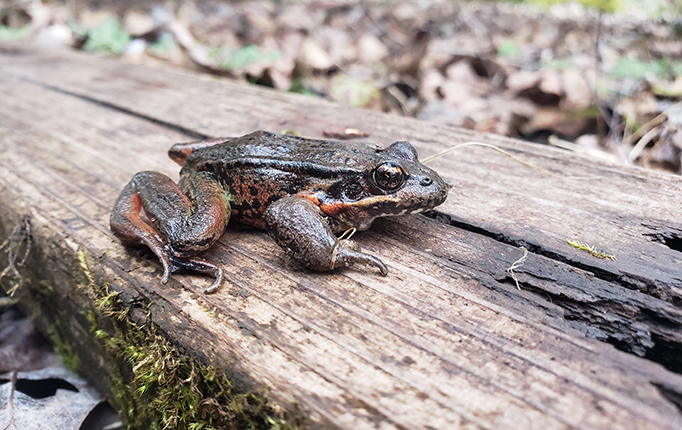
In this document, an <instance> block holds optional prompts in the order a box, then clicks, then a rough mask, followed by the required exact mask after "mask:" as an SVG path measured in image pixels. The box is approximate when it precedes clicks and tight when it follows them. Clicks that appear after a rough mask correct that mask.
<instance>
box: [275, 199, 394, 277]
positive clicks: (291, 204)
mask: <svg viewBox="0 0 682 430" xmlns="http://www.w3.org/2000/svg"><path fill="white" fill-rule="evenodd" d="M263 219H264V220H265V225H266V227H267V230H268V233H269V234H270V236H271V237H272V238H273V239H274V240H275V242H277V244H278V245H279V246H281V247H282V248H284V249H285V250H286V251H287V252H288V254H289V255H291V256H292V257H293V258H294V260H296V261H298V262H299V263H301V264H303V265H304V266H305V267H307V268H309V269H311V270H315V271H317V272H327V271H330V270H334V269H335V268H337V267H348V266H352V265H353V264H355V263H363V264H368V265H370V266H374V267H377V268H378V269H379V270H380V271H381V274H382V275H384V276H386V274H388V269H387V268H386V265H385V264H384V263H383V262H382V261H381V260H379V259H378V258H377V257H375V256H373V255H370V254H366V253H364V252H362V250H361V249H360V246H359V245H358V244H357V243H355V242H354V241H352V240H350V239H346V238H344V236H342V237H341V238H337V237H336V236H334V233H333V232H332V230H331V228H330V227H329V224H328V223H327V221H326V220H325V218H324V214H323V213H322V211H321V210H320V209H319V208H318V207H317V206H315V205H314V204H313V203H312V202H311V201H310V200H308V199H305V198H300V197H285V198H283V199H279V200H277V201H276V202H274V203H273V204H271V205H270V206H269V207H268V209H267V210H266V211H265V213H264V214H263Z"/></svg>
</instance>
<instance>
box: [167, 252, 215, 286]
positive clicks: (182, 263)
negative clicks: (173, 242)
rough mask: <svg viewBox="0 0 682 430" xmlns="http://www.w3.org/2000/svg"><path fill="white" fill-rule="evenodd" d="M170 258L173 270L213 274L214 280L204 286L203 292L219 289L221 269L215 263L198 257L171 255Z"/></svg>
mask: <svg viewBox="0 0 682 430" xmlns="http://www.w3.org/2000/svg"><path fill="white" fill-rule="evenodd" d="M170 260H171V261H172V263H173V272H176V271H178V270H181V269H182V270H191V271H194V272H199V273H204V274H207V275H213V276H214V278H215V280H214V281H213V283H212V284H211V286H209V287H206V288H204V294H212V293H215V292H216V291H218V290H219V289H220V285H221V284H222V282H223V271H222V270H221V269H220V267H218V266H216V265H215V264H213V263H209V262H208V261H206V260H203V259H201V258H198V257H177V256H175V255H171V256H170Z"/></svg>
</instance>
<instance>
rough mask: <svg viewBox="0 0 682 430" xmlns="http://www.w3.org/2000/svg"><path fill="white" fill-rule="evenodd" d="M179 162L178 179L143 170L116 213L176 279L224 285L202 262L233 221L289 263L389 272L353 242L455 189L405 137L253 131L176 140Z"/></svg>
mask: <svg viewBox="0 0 682 430" xmlns="http://www.w3.org/2000/svg"><path fill="white" fill-rule="evenodd" d="M168 155H169V156H170V158H171V159H172V160H173V161H175V162H176V163H177V164H179V165H180V166H181V170H180V180H179V181H178V182H177V183H175V182H174V181H173V180H172V179H171V178H170V177H169V176H167V175H166V174H164V173H160V172H155V171H143V172H139V173H137V174H135V175H134V177H133V178H132V180H131V181H130V182H129V183H128V184H127V185H126V186H125V187H124V188H123V190H122V191H121V193H120V195H119V197H118V199H117V200H116V203H115V204H114V208H113V210H112V212H111V216H110V220H109V221H110V228H111V231H112V232H113V234H114V235H115V236H116V237H117V238H118V239H119V240H120V241H121V242H122V243H123V244H124V245H127V246H147V247H148V248H149V249H151V251H152V252H153V253H154V254H155V255H156V257H158V259H159V261H160V262H161V265H162V266H163V276H162V279H161V282H162V283H163V284H166V283H167V282H168V279H169V277H170V276H171V274H172V273H176V272H178V271H194V272H198V273H202V274H206V275H211V276H213V278H214V281H213V283H212V284H211V285H210V286H209V287H206V288H205V289H204V293H206V294H210V293H214V292H216V291H217V290H218V289H219V288H220V285H221V284H222V280H223V273H222V270H221V268H220V267H219V266H217V265H215V264H213V263H211V262H209V261H207V260H205V259H204V258H201V257H200V256H199V254H200V253H202V252H204V251H206V250H208V249H209V248H211V247H212V246H213V245H214V244H215V243H216V241H217V240H218V239H219V238H220V236H221V235H222V234H223V232H224V230H225V228H226V226H227V225H228V223H229V224H230V225H234V226H236V227H238V228H257V229H262V230H266V231H267V232H268V234H269V235H270V237H272V238H273V239H274V241H275V242H276V243H277V244H278V245H279V246H280V247H281V248H282V249H283V250H284V251H285V253H286V254H288V255H289V256H290V257H291V258H292V259H293V260H295V261H296V262H298V263H299V264H300V265H302V266H304V267H305V268H307V269H310V270H312V271H316V272H328V271H333V270H335V269H338V268H344V267H350V266H353V265H355V264H364V265H367V266H370V267H374V268H375V269H377V270H378V271H379V273H380V274H381V275H383V276H386V275H387V274H388V268H387V266H386V265H385V264H384V263H383V261H382V260H381V259H379V258H378V257H376V256H374V255H372V254H369V253H365V252H363V251H362V249H361V248H360V246H359V245H358V243H357V242H355V241H354V240H352V239H351V236H352V235H353V233H355V232H356V231H362V230H367V229H368V228H369V227H370V226H371V225H372V223H373V221H374V220H375V219H377V218H379V217H388V216H399V215H405V214H415V213H419V212H423V211H426V210H429V209H432V208H434V207H436V206H438V205H440V204H442V203H443V202H444V201H445V200H446V198H447V195H448V191H449V190H450V189H451V185H450V184H449V183H447V182H446V181H444V180H443V179H442V178H441V177H440V175H439V174H438V173H436V172H435V171H434V170H432V169H431V168H429V167H427V166H425V165H423V164H422V163H420V162H419V160H418V156H417V151H416V150H415V148H414V147H413V146H412V145H411V144H410V143H409V142H406V141H397V142H394V143H393V144H391V145H390V146H388V147H385V148H384V147H381V146H379V145H374V146H372V145H368V144H367V143H363V142H349V141H346V142H338V141H331V140H321V139H311V138H305V137H299V136H295V135H288V134H287V135H279V134H275V133H272V132H268V131H262V130H261V131H256V132H253V133H250V134H247V135H245V136H241V137H234V138H218V139H209V140H202V141H197V142H189V143H179V144H175V145H173V146H172V147H171V149H170V150H169V151H168Z"/></svg>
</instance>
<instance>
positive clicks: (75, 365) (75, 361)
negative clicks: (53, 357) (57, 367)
mask: <svg viewBox="0 0 682 430" xmlns="http://www.w3.org/2000/svg"><path fill="white" fill-rule="evenodd" d="M47 335H48V336H49V337H50V340H52V343H53V344H54V350H55V352H56V353H57V354H58V355H59V356H60V357H61V358H62V362H63V363H64V365H65V366H66V367H67V368H69V369H70V370H71V371H73V372H74V373H77V372H78V369H80V367H81V359H80V358H79V357H78V355H76V354H75V353H74V352H73V349H71V345H69V344H68V343H67V342H64V340H63V339H62V337H61V336H60V335H59V333H58V332H57V330H56V329H55V328H54V327H49V328H48V329H47Z"/></svg>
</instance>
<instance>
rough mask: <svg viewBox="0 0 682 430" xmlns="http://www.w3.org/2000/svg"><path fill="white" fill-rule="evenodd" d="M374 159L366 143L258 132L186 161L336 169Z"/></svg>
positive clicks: (195, 165) (197, 165)
mask: <svg viewBox="0 0 682 430" xmlns="http://www.w3.org/2000/svg"><path fill="white" fill-rule="evenodd" d="M373 158H377V159H378V156H377V151H376V150H375V149H374V148H371V147H369V146H367V145H366V144H364V143H352V142H343V143H341V142H335V141H329V140H320V139H308V138H303V137H298V136H290V135H278V134H274V133H270V132H267V131H256V132H254V133H251V134H247V135H245V136H242V137H237V138H234V139H229V140H226V141H225V142H223V143H221V144H218V145H215V146H210V147H206V148H201V149H199V150H197V151H196V152H194V153H193V154H192V155H190V156H189V157H188V159H187V160H186V164H188V166H187V167H188V168H190V169H193V170H205V166H206V165H207V164H220V165H222V166H231V165H234V166H239V165H244V164H253V163H258V164H262V165H267V164H277V165H278V166H280V167H282V168H285V169H286V165H291V166H292V167H296V166H300V165H302V164H305V165H307V166H310V167H313V166H320V167H321V168H323V169H332V170H334V169H342V170H346V169H348V170H355V169H358V170H362V169H363V168H364V164H365V163H366V162H367V161H369V160H370V159H373ZM360 164H362V165H363V166H360Z"/></svg>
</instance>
